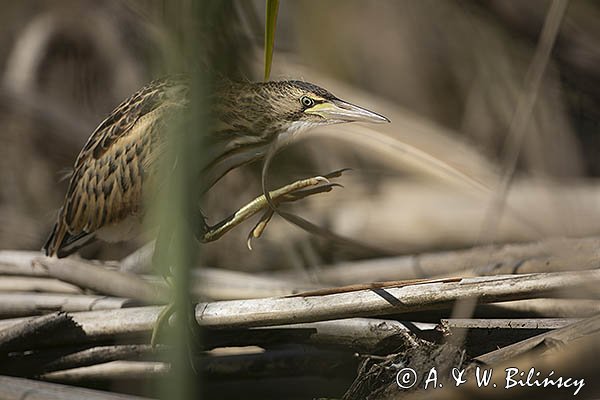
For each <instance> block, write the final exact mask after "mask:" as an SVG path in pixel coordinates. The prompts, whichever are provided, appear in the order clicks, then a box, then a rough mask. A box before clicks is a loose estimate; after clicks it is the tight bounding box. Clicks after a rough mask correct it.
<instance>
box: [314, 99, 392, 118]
mask: <svg viewBox="0 0 600 400" xmlns="http://www.w3.org/2000/svg"><path fill="white" fill-rule="evenodd" d="M304 112H305V113H307V114H315V115H318V116H320V117H323V118H325V119H326V120H327V121H330V122H332V123H338V122H339V123H341V122H374V123H382V122H390V120H389V119H387V118H386V117H384V116H383V115H381V114H377V113H374V112H373V111H369V110H367V109H366V108H362V107H359V106H355V105H354V104H350V103H347V102H345V101H342V100H339V99H338V100H330V101H327V102H325V103H320V104H317V105H315V106H314V107H311V108H309V109H307V110H305V111H304Z"/></svg>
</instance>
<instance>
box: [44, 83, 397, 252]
mask: <svg viewBox="0 0 600 400" xmlns="http://www.w3.org/2000/svg"><path fill="white" fill-rule="evenodd" d="M188 92H189V89H188V82H187V80H186V79H185V78H183V77H177V78H169V79H161V80H157V81H154V82H152V83H150V84H148V85H147V86H145V87H144V88H142V89H141V90H139V91H138V92H137V93H135V94H134V95H133V96H131V97H130V98H129V99H127V100H126V101H124V102H123V103H122V104H121V105H119V106H118V107H117V108H116V109H115V110H114V111H113V112H112V113H111V114H110V115H109V116H108V117H107V118H106V119H105V120H104V121H103V122H102V123H101V124H100V125H99V126H98V127H97V128H96V130H95V131H94V132H93V133H92V135H91V136H90V138H89V139H88V141H87V143H86V144H85V146H84V147H83V149H82V150H81V152H80V153H79V155H78V157H77V160H76V161H75V166H74V169H73V174H72V176H71V179H70V182H69V187H68V190H67V194H66V196H65V200H64V203H63V205H62V207H61V209H60V211H59V213H58V219H57V221H56V223H55V225H54V228H53V229H52V232H51V234H50V236H49V238H48V240H47V242H46V244H45V245H44V248H43V250H44V251H45V253H46V255H48V256H55V255H56V256H58V257H64V256H67V255H69V254H71V253H72V252H74V251H76V250H77V249H78V248H80V247H81V246H83V245H85V244H86V243H88V242H90V241H91V240H93V239H95V238H100V239H103V240H107V241H120V240H127V239H128V238H130V237H131V236H133V235H134V234H135V233H136V232H137V231H138V228H139V223H140V218H141V217H142V216H143V209H142V205H143V199H144V190H147V188H146V187H147V186H148V184H147V182H148V180H149V179H150V177H151V176H154V173H153V168H154V167H155V166H156V160H157V159H158V158H159V157H160V155H161V154H162V151H163V149H164V146H165V141H166V138H165V136H166V135H165V131H167V127H168V124H169V123H170V122H171V121H173V119H172V118H173V116H175V115H177V114H178V113H181V112H183V111H184V110H185V109H186V108H187V107H188V104H189V96H188ZM213 104H214V110H213V111H214V115H215V117H216V119H217V122H218V124H217V126H216V127H215V129H214V131H213V133H212V136H211V137H210V138H209V140H208V143H209V148H208V149H203V150H204V152H205V153H207V154H208V157H205V159H206V161H207V162H206V164H205V165H203V172H204V174H205V182H207V183H206V185H205V187H204V190H203V191H205V190H208V189H209V188H210V187H211V186H212V185H213V184H214V183H216V182H217V181H218V180H219V179H220V178H221V177H223V176H224V175H225V174H226V173H227V172H229V171H230V170H232V169H234V168H236V167H238V166H240V165H243V164H246V163H248V162H251V161H254V160H257V159H259V158H261V157H262V156H264V154H265V152H266V149H267V147H268V146H269V144H270V143H271V142H272V141H273V139H274V138H275V137H277V136H278V135H282V134H293V133H296V132H300V131H303V130H306V129H309V128H311V127H314V126H318V125H325V124H333V123H343V122H352V121H368V122H384V121H388V120H387V119H386V118H385V117H383V116H381V115H378V114H375V113H372V112H370V111H368V110H365V109H363V108H360V107H357V106H354V105H352V104H350V103H347V102H344V101H342V100H340V99H338V98H336V97H335V96H334V95H332V94H331V93H329V92H328V91H326V90H325V89H322V88H320V87H318V86H316V85H313V84H310V83H307V82H302V81H281V82H265V83H250V82H247V83H234V82H226V83H223V84H222V85H220V86H219V87H218V89H217V91H216V94H215V98H214V99H213ZM206 150H207V151H206Z"/></svg>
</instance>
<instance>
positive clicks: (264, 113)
mask: <svg viewBox="0 0 600 400" xmlns="http://www.w3.org/2000/svg"><path fill="white" fill-rule="evenodd" d="M232 89H233V87H229V90H230V91H231V90H232ZM233 92H237V94H236V95H234V96H232V97H230V99H231V101H232V102H234V103H235V104H230V107H228V108H229V109H232V108H235V109H237V110H240V111H242V110H244V111H243V112H242V113H241V114H239V116H240V119H244V120H246V122H251V124H252V125H253V126H254V127H255V128H256V130H260V131H263V132H265V131H271V132H272V133H283V132H289V133H296V132H299V131H304V130H306V129H310V128H314V127H317V126H322V125H331V124H340V123H346V122H375V123H381V122H390V120H389V119H387V118H386V117H384V116H383V115H380V114H377V113H374V112H372V111H369V110H367V109H365V108H362V107H359V106H356V105H354V104H352V103H349V102H347V101H344V100H341V99H339V98H337V97H336V96H334V95H333V94H331V93H330V92H329V91H327V90H325V89H323V88H321V87H319V86H317V85H314V84H312V83H308V82H304V81H271V82H261V83H250V84H243V85H240V86H237V88H236V89H234V90H233Z"/></svg>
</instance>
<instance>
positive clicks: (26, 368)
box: [0, 344, 163, 376]
mask: <svg viewBox="0 0 600 400" xmlns="http://www.w3.org/2000/svg"><path fill="white" fill-rule="evenodd" d="M162 350H163V348H162V347H160V348H154V349H153V348H152V346H151V345H149V344H122V345H111V346H95V347H91V348H85V347H83V346H81V347H79V348H77V347H75V348H73V347H60V348H52V349H48V350H42V351H34V352H31V353H29V352H28V353H24V354H12V355H11V356H10V358H8V359H7V361H6V362H5V363H0V370H1V371H3V373H10V374H11V375H22V376H35V375H39V374H42V373H46V372H52V371H58V370H66V369H72V368H79V367H86V366H89V365H95V364H100V363H106V362H109V361H116V360H128V359H140V358H142V357H143V356H149V355H153V354H156V355H157V354H160V352H162ZM4 364H10V366H8V365H4Z"/></svg>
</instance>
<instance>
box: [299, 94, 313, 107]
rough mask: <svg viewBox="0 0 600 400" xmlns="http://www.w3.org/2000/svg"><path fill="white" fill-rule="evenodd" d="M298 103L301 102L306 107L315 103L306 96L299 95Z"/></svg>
mask: <svg viewBox="0 0 600 400" xmlns="http://www.w3.org/2000/svg"><path fill="white" fill-rule="evenodd" d="M300 103H302V105H303V106H304V107H307V108H308V107H312V106H314V105H315V101H314V100H313V99H311V98H310V97H308V96H302V97H300Z"/></svg>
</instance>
